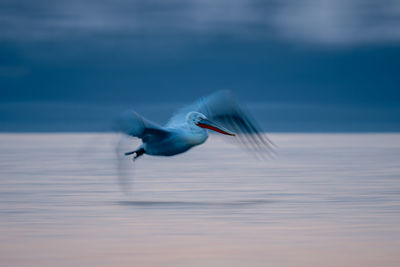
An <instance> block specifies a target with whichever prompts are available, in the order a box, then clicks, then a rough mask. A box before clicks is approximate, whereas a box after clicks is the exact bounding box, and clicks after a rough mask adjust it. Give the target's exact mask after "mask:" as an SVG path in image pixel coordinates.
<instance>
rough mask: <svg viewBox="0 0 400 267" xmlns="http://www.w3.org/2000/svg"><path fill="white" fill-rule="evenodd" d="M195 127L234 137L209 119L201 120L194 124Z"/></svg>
mask: <svg viewBox="0 0 400 267" xmlns="http://www.w3.org/2000/svg"><path fill="white" fill-rule="evenodd" d="M196 125H197V126H199V127H201V128H206V129H210V130H213V131H216V132H219V133H222V134H226V135H231V136H235V134H234V133H232V132H231V131H229V130H228V129H226V128H225V127H222V126H220V125H218V124H216V123H215V122H212V121H210V120H209V119H202V120H201V121H199V122H198V123H196Z"/></svg>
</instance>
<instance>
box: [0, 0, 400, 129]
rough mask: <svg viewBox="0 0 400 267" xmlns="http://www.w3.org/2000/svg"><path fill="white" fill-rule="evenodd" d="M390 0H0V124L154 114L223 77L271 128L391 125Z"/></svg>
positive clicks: (396, 12)
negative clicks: (130, 111)
mask: <svg viewBox="0 0 400 267" xmlns="http://www.w3.org/2000/svg"><path fill="white" fill-rule="evenodd" d="M399 69H400V2H399V1H395V0H381V1H375V0H351V1H349V0H315V1H311V0H306V1H295V0H281V1H277V0H274V1H272V0H268V1H256V0H251V1H249V0H248V1H244V0H229V1H228V0H185V1H183V0H173V1H165V0H150V1H132V0H131V1H127V0H117V1H115V0H114V1H108V0H107V1H106V0H97V1H90V0H81V1H78V0H70V1H65V0H64V1H63V0H58V1H54V0H53V1H45V0H41V1H29V0H0V131H3V132H14V131H16V132H20V131H23V132H29V131H39V132H40V131H102V130H107V129H110V128H109V126H110V125H111V124H112V121H113V120H114V119H115V117H117V116H118V114H120V113H121V112H123V111H124V110H125V109H127V108H130V109H134V110H136V111H138V112H139V113H141V114H143V115H144V116H146V117H147V118H149V119H151V120H154V121H156V122H158V123H163V122H164V121H165V120H166V119H167V118H168V117H169V116H170V115H171V113H172V112H173V111H174V110H175V109H177V108H179V107H180V106H182V105H184V104H185V103H190V102H191V101H194V100H195V99H197V98H199V97H201V96H203V95H206V94H209V93H212V92H214V91H217V90H222V89H229V90H231V91H232V92H233V93H234V95H235V96H236V98H237V100H238V101H239V102H240V103H242V104H243V105H244V106H246V107H247V109H249V110H250V111H251V112H252V113H253V115H254V117H256V118H257V119H258V120H259V121H260V122H261V124H262V125H263V127H264V129H265V130H266V131H272V132H274V131H289V132H296V131H300V132H304V131H305V132H353V131H355V132H360V131H361V132H392V131H399V130H400V106H399V104H398V103H400V91H399V89H398V88H399V84H400V75H399Z"/></svg>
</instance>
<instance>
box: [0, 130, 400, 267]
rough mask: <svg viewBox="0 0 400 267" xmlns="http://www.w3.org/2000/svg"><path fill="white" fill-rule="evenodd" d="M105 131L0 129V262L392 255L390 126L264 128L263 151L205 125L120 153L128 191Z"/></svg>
mask: <svg viewBox="0 0 400 267" xmlns="http://www.w3.org/2000/svg"><path fill="white" fill-rule="evenodd" d="M115 139H116V138H115V136H113V135H108V134H99V135H90V134H1V135H0V147H1V151H0V236H1V241H0V262H1V265H2V266H72V265H75V266H111V265H112V266H160V265H162V266H377V265H381V266H399V265H400V256H399V255H400V254H399V253H398V252H399V249H398V248H399V247H400V165H399V164H398V162H399V159H400V135H397V134H376V135H374V134H348V135H340V134H335V135H329V134H321V135H319V134H275V135H272V139H273V140H274V141H275V142H276V143H277V144H278V145H279V147H280V148H279V157H278V158H277V159H275V160H271V161H267V162H262V161H257V160H255V159H254V158H253V157H251V156H249V155H247V154H244V152H242V151H241V150H240V149H238V148H236V147H234V146H232V145H230V144H226V143H224V142H222V141H221V140H220V139H218V138H217V136H212V137H211V138H210V139H209V141H207V143H206V144H204V145H203V146H200V147H198V148H195V149H193V150H192V151H189V152H188V153H186V154H183V155H179V156H176V157H171V158H158V157H157V158H154V157H146V156H144V157H143V159H140V160H138V161H137V162H136V164H135V166H134V167H135V168H134V169H133V164H131V162H130V161H129V159H127V162H126V163H127V166H128V169H127V171H128V172H130V175H132V176H133V177H134V179H133V180H134V182H133V184H132V192H131V193H130V194H129V195H126V194H124V193H122V192H121V191H120V188H119V185H118V182H117V178H116V168H115V166H116V161H115V154H114V148H113V145H114V144H115V141H116V140H115ZM93 140H95V142H93ZM93 143H95V144H96V146H94V145H93ZM88 144H90V145H88ZM132 146H133V147H134V146H135V144H133V145H132ZM82 151H83V152H82Z"/></svg>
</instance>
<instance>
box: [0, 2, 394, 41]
mask: <svg viewBox="0 0 400 267" xmlns="http://www.w3.org/2000/svg"><path fill="white" fill-rule="evenodd" d="M0 7H1V8H0V25H1V26H0V36H1V37H0V38H1V39H3V40H4V39H7V40H14V41H43V40H57V39H58V38H73V37H79V38H80V37H82V36H83V37H84V36H88V35H96V34H101V35H115V34H122V35H125V36H129V37H132V38H140V36H141V35H143V34H150V35H151V34H153V35H155V36H160V35H161V36H166V40H168V36H174V37H175V36H179V35H184V36H187V35H190V36H192V35H194V36H201V37H202V36H206V37H213V36H218V35H221V34H222V35H231V36H235V37H237V38H241V39H245V40H246V39H249V38H251V39H260V40H264V39H271V38H274V39H282V40H286V41H289V42H292V41H293V42H305V43H316V44H363V43H376V42H378V43H382V42H383V43H387V42H399V41H400V19H399V18H400V2H398V1H395V0H380V1H376V0H352V1H348V0H305V1H296V0H281V1H278V0H269V1H259V0H248V1H245V0H171V1H165V0H148V1H139V0H135V1H128V0H117V1H111V0H98V1H93V0H82V1H78V0H70V1H66V0H63V1H60V0H59V1H30V0H3V1H2V3H1V4H0ZM170 39H171V40H172V39H173V38H172V37H171V38H170Z"/></svg>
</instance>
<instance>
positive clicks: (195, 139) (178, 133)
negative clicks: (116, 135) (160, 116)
mask: <svg viewBox="0 0 400 267" xmlns="http://www.w3.org/2000/svg"><path fill="white" fill-rule="evenodd" d="M132 115H135V116H136V119H137V120H141V123H142V124H143V125H146V124H147V127H146V126H144V130H147V132H148V133H147V134H143V135H142V137H141V138H142V140H143V144H142V145H141V146H140V147H139V148H138V149H137V150H135V151H132V152H127V153H125V155H131V154H135V156H134V159H136V158H138V157H139V156H141V155H143V154H148V155H152V156H173V155H176V154H180V153H183V152H186V151H187V150H189V149H191V148H192V147H194V146H197V145H201V144H203V143H204V142H205V141H206V140H207V138H208V133H207V130H206V129H210V130H214V131H216V132H219V133H221V134H225V135H231V136H235V134H234V133H232V132H231V131H229V130H228V129H226V128H224V127H223V126H221V125H218V124H217V123H215V122H212V121H211V120H209V119H207V117H206V116H205V115H204V114H202V113H199V112H189V113H188V114H187V116H186V122H185V123H183V124H181V125H175V126H171V125H169V126H167V127H163V128H161V127H155V126H154V125H153V126H151V125H150V123H149V122H146V121H144V120H143V118H140V117H139V116H138V115H137V114H131V116H132ZM131 119H132V117H130V118H128V120H131ZM131 130H132V128H131ZM127 132H130V131H129V130H128V131H127ZM131 135H132V131H131ZM137 136H139V135H137Z"/></svg>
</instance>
